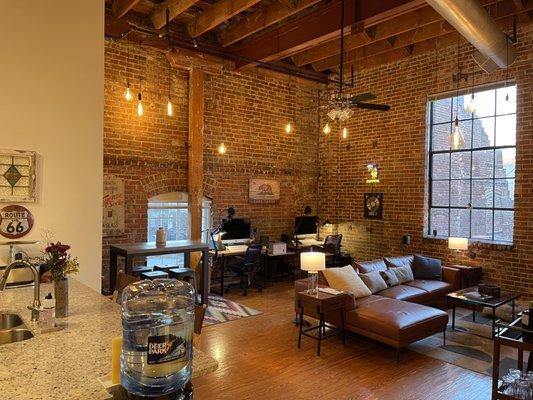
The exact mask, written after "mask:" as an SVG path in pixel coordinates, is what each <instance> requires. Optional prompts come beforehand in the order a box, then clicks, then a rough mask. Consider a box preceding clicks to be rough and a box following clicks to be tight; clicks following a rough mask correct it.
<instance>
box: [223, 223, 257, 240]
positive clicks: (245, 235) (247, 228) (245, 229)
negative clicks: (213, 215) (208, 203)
mask: <svg viewBox="0 0 533 400" xmlns="http://www.w3.org/2000/svg"><path fill="white" fill-rule="evenodd" d="M221 229H222V230H223V231H224V232H225V233H224V235H223V236H222V243H223V244H224V245H232V244H243V243H246V242H248V241H249V240H250V237H251V233H252V229H251V225H250V220H248V219H244V218H231V219H227V220H225V221H223V222H222V227H221Z"/></svg>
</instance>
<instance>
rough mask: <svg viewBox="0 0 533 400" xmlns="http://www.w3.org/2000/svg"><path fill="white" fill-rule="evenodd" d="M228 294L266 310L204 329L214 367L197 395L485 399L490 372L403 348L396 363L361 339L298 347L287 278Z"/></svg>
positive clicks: (199, 382)
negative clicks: (261, 288) (266, 286)
mask: <svg viewBox="0 0 533 400" xmlns="http://www.w3.org/2000/svg"><path fill="white" fill-rule="evenodd" d="M228 298H230V299H232V300H234V301H237V302H240V303H242V304H245V305H247V306H250V307H253V308H255V309H258V310H260V311H262V312H263V314H262V315H259V316H255V317H250V318H244V319H241V320H238V321H232V322H227V323H225V324H218V325H213V326H209V327H206V328H204V330H203V332H202V343H201V346H200V347H201V348H202V350H204V351H206V352H207V353H208V354H210V355H211V356H213V357H215V358H216V359H217V360H218V362H219V367H218V370H217V371H216V372H214V373H212V374H209V375H206V376H203V377H201V378H197V379H195V380H194V381H193V383H194V390H195V399H197V400H205V399H217V400H218V399H221V400H222V399H233V400H235V399H239V400H240V399H295V400H296V399H297V400H304V399H321V400H326V399H336V400H339V399H342V400H344V399H380V400H381V399H395V400H396V399H402V400H403V399H413V400H414V399H432V400H437V399H439V400H440V399H446V400H447V399H472V400H474V399H475V400H482V399H490V385H491V380H490V378H489V377H488V376H484V375H481V374H478V373H475V372H472V371H469V370H466V369H463V368H460V367H457V366H454V365H452V364H448V363H445V362H442V361H439V360H435V359H432V358H428V357H426V356H423V355H420V354H418V353H414V352H411V351H408V350H404V351H403V352H402V356H401V363H400V366H396V362H395V357H394V351H393V350H392V349H391V348H389V347H387V346H385V345H382V344H380V343H376V342H373V341H371V340H369V339H366V338H363V337H361V336H356V335H350V336H349V337H348V339H347V342H346V347H343V346H342V342H341V339H340V337H334V338H331V339H328V340H326V341H324V342H323V344H322V352H321V355H320V357H317V356H316V342H315V341H314V340H312V339H308V338H303V339H302V349H301V350H298V348H297V347H296V344H297V343H296V342H297V328H296V326H295V325H294V324H292V319H293V317H294V312H293V301H294V295H293V286H292V284H291V283H288V282H281V283H276V284H275V286H274V287H273V288H269V289H267V290H266V291H263V293H257V292H255V291H252V292H250V293H249V294H248V296H247V297H244V296H241V294H240V292H238V291H234V292H233V293H230V294H229V295H228Z"/></svg>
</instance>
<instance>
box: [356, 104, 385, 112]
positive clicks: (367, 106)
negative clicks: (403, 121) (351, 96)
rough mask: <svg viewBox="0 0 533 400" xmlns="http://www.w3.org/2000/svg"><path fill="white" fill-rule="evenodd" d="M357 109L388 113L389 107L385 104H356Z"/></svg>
mask: <svg viewBox="0 0 533 400" xmlns="http://www.w3.org/2000/svg"><path fill="white" fill-rule="evenodd" d="M355 106H356V107H357V108H364V109H365V110H377V111H389V110H390V106H389V105H387V104H373V103H357V104H356V105H355Z"/></svg>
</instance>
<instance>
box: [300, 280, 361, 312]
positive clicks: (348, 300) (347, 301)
mask: <svg viewBox="0 0 533 400" xmlns="http://www.w3.org/2000/svg"><path fill="white" fill-rule="evenodd" d="M307 281H308V279H298V280H296V281H294V309H295V310H296V311H298V304H297V302H296V293H298V292H303V291H304V290H307ZM318 287H319V288H321V287H328V286H327V285H320V284H319V285H318ZM343 302H344V312H348V311H351V310H353V309H355V304H356V303H355V296H354V294H353V293H350V292H345V293H344V295H343Z"/></svg>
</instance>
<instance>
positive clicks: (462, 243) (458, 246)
mask: <svg viewBox="0 0 533 400" xmlns="http://www.w3.org/2000/svg"><path fill="white" fill-rule="evenodd" d="M448 248H449V249H451V250H468V239H467V238H461V237H449V238H448Z"/></svg>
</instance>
